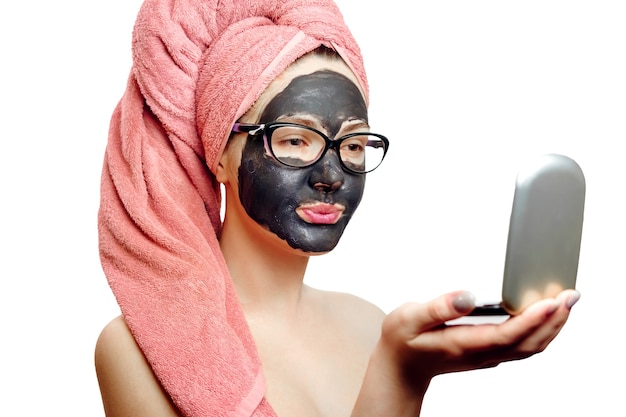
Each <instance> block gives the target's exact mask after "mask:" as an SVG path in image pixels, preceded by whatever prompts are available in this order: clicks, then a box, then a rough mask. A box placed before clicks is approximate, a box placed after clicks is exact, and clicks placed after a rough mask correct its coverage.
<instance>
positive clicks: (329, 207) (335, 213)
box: [296, 202, 346, 224]
mask: <svg viewBox="0 0 626 417" xmlns="http://www.w3.org/2000/svg"><path fill="white" fill-rule="evenodd" d="M345 209H346V208H345V207H344V206H342V205H341V204H328V203H321V202H317V203H309V204H302V205H301V206H299V207H298V208H296V213H297V214H298V216H300V218H301V219H302V220H304V221H305V222H307V223H311V224H335V223H337V222H338V221H339V219H340V218H341V216H342V214H343V212H344V211H345Z"/></svg>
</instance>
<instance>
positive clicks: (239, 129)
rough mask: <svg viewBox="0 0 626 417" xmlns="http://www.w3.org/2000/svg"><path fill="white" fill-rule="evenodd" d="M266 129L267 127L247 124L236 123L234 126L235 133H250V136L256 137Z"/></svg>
mask: <svg viewBox="0 0 626 417" xmlns="http://www.w3.org/2000/svg"><path fill="white" fill-rule="evenodd" d="M263 129H265V125H251V124H245V123H235V124H234V125H233V129H232V131H233V132H236V133H248V134H249V135H252V136H255V135H258V134H261V133H262V132H263Z"/></svg>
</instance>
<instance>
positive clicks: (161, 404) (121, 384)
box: [95, 317, 179, 417]
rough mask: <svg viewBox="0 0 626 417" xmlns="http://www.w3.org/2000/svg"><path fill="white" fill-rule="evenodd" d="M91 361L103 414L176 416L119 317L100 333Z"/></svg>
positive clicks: (139, 416) (114, 415) (108, 415)
mask: <svg viewBox="0 0 626 417" xmlns="http://www.w3.org/2000/svg"><path fill="white" fill-rule="evenodd" d="M95 365H96V374H97V376H98V384H99V385H100V393H101V395H102V403H103V405H104V410H105V413H106V415H107V417H126V416H133V417H141V416H151V417H179V414H178V413H177V412H176V409H175V407H174V406H173V404H172V403H171V401H170V399H169V396H168V395H167V394H166V393H165V392H164V391H163V389H162V388H161V385H160V384H159V382H158V381H157V379H156V377H155V376H154V373H153V372H152V370H151V369H150V366H149V365H148V363H147V362H146V359H145V358H144V356H143V354H142V353H141V350H140V349H139V347H138V346H137V344H136V343H135V339H134V338H133V336H132V335H131V333H130V331H129V330H128V327H127V326H126V323H125V322H124V320H123V319H122V318H121V317H117V318H116V319H114V320H113V321H111V322H110V323H109V324H108V325H107V326H106V327H105V328H104V330H103V331H102V333H101V334H100V337H99V338H98V342H97V343H96V351H95Z"/></svg>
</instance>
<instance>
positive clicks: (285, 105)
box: [238, 71, 367, 253]
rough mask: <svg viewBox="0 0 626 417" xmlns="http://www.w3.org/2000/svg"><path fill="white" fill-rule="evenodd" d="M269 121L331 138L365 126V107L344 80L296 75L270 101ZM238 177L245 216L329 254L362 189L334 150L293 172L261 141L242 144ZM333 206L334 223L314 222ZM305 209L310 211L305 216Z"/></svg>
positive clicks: (360, 179)
mask: <svg viewBox="0 0 626 417" xmlns="http://www.w3.org/2000/svg"><path fill="white" fill-rule="evenodd" d="M272 121H285V122H295V123H299V124H305V125H309V126H313V127H316V128H318V130H320V131H322V132H325V133H326V134H327V135H328V136H329V137H330V138H334V137H338V136H339V135H340V134H342V133H343V132H345V131H346V129H347V128H352V129H355V127H357V126H358V127H360V128H367V108H366V105H365V101H364V100H363V96H362V95H361V93H360V91H359V90H358V88H357V87H356V85H355V84H354V83H353V82H352V81H350V80H349V79H348V78H347V77H345V76H343V75H341V74H337V73H335V72H330V71H320V72H315V73H313V74H307V75H303V76H299V77H296V78H295V79H294V80H293V81H291V83H290V84H289V85H288V86H287V88H285V90H283V91H282V92H280V93H279V94H277V95H276V97H274V98H273V99H272V100H271V101H270V102H269V103H268V105H267V107H266V108H265V110H264V111H263V113H262V115H261V122H262V123H269V122H272ZM238 176H239V193H240V194H239V195H240V198H241V203H242V205H243V207H244V208H245V210H246V212H247V213H248V215H249V216H250V217H251V218H252V219H253V220H255V221H256V222H257V223H259V224H260V225H262V226H264V227H266V228H267V229H268V230H269V231H270V232H272V233H274V234H276V235H277V236H278V237H280V238H281V239H284V240H286V241H287V243H288V244H289V246H291V247H292V248H294V249H301V250H302V251H304V252H317V253H319V252H322V253H323V252H328V251H330V250H332V249H333V248H334V247H335V246H336V245H337V243H338V242H339V238H340V237H341V235H342V234H343V232H344V230H345V228H346V226H347V224H348V222H349V221H350V218H351V217H352V214H353V213H354V211H355V210H356V208H357V207H358V205H359V202H360V201H361V197H362V196H363V189H364V187H365V175H358V174H352V173H349V172H346V171H344V170H343V169H342V167H341V165H340V162H339V157H338V156H337V153H336V151H335V150H333V149H330V150H329V151H328V152H326V154H325V155H324V157H323V158H322V159H320V160H319V161H317V162H316V163H315V164H314V165H311V166H309V167H305V168H292V167H288V166H286V165H283V164H281V163H279V162H278V161H276V160H274V159H273V158H272V157H271V156H270V155H268V154H267V153H266V152H265V149H264V146H263V141H262V140H261V138H260V137H258V138H257V140H253V139H252V138H250V139H249V140H247V141H246V144H245V146H244V148H243V155H242V161H241V165H240V168H239V173H238ZM327 205H330V206H333V207H328V206H327ZM316 207H317V209H316ZM332 208H334V209H336V210H338V212H339V213H340V215H339V218H338V219H334V218H333V219H330V220H331V221H332V223H331V224H320V223H315V222H314V221H315V219H316V217H314V214H315V213H314V212H315V211H317V212H320V211H324V212H328V211H329V210H331V209H332ZM306 210H310V211H313V213H311V215H309V216H307V212H306Z"/></svg>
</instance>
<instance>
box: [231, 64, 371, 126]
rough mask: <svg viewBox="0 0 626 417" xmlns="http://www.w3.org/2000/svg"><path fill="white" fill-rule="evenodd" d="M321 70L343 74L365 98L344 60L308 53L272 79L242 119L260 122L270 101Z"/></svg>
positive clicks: (248, 121)
mask: <svg viewBox="0 0 626 417" xmlns="http://www.w3.org/2000/svg"><path fill="white" fill-rule="evenodd" d="M320 71H332V72H335V73H338V74H341V75H343V76H344V77H346V78H347V79H348V80H350V81H351V82H352V83H353V84H354V85H355V86H356V87H357V89H358V91H359V93H360V95H361V98H362V99H363V100H365V99H364V98H363V92H362V90H361V89H360V85H359V82H358V81H357V78H356V76H355V75H354V73H352V71H351V70H350V68H349V67H348V66H347V65H346V64H345V63H344V62H343V61H341V60H338V59H337V60H331V59H328V58H325V57H321V56H317V55H308V56H305V57H303V58H301V59H300V60H298V61H296V62H295V63H294V64H292V65H291V66H290V67H288V68H287V69H286V70H285V71H284V72H283V73H282V74H281V75H280V76H278V77H277V78H276V79H275V80H274V81H272V83H270V85H269V86H268V87H267V88H266V89H265V91H264V92H263V93H262V94H261V96H260V97H259V99H258V100H257V101H256V103H255V104H254V105H253V106H252V107H251V108H250V110H249V111H248V112H247V113H246V114H245V115H244V116H243V117H242V118H241V120H242V121H243V122H246V123H256V122H258V120H259V117H260V115H261V113H262V112H263V110H264V109H265V108H266V107H267V105H268V103H269V102H270V101H272V100H273V99H274V98H275V97H276V96H277V95H278V94H280V93H281V92H282V91H284V90H285V88H287V86H288V85H290V84H291V82H292V81H293V80H294V79H295V78H297V77H300V76H303V75H309V74H313V73H315V72H320Z"/></svg>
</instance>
